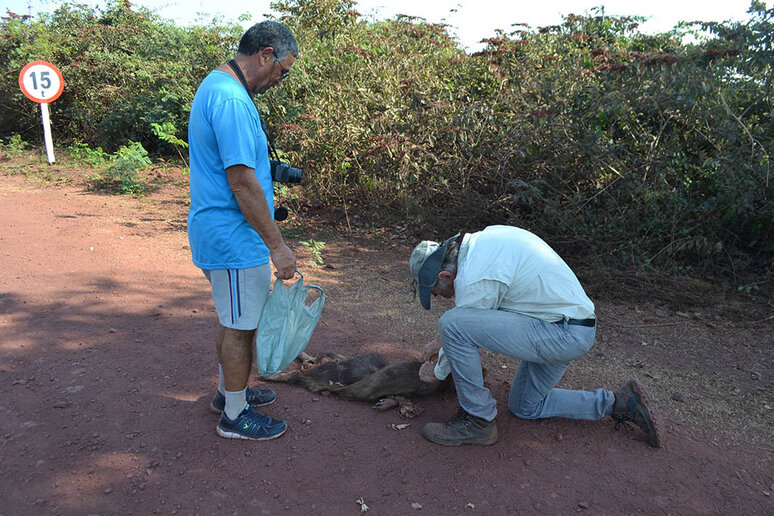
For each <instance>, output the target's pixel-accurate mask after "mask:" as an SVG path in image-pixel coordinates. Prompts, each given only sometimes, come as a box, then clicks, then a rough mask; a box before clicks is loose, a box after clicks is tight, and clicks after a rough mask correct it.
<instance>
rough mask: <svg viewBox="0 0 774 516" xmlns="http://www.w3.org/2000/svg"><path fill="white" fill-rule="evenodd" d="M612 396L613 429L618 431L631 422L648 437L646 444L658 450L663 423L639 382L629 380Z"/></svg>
mask: <svg viewBox="0 0 774 516" xmlns="http://www.w3.org/2000/svg"><path fill="white" fill-rule="evenodd" d="M613 394H614V395H615V403H614V404H613V413H612V414H611V416H612V418H613V419H614V420H615V422H616V423H615V429H616V430H618V429H619V428H620V426H621V424H622V423H624V422H626V421H631V422H633V423H634V424H636V425H637V426H639V427H640V428H641V429H642V431H643V432H645V433H646V434H647V435H648V443H649V444H650V445H651V446H653V447H654V448H660V447H661V438H660V434H661V433H662V432H663V428H664V423H663V421H662V420H661V417H660V416H659V414H658V412H657V411H656V409H655V407H653V405H652V404H651V401H650V398H648V393H647V392H645V387H643V386H642V384H641V383H640V382H639V380H637V379H636V378H634V379H632V380H629V382H628V383H627V384H626V385H624V386H623V387H621V388H620V389H618V390H617V391H615V392H614V393H613Z"/></svg>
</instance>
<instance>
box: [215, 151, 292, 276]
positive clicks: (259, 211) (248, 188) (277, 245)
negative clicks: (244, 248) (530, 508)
mask: <svg viewBox="0 0 774 516" xmlns="http://www.w3.org/2000/svg"><path fill="white" fill-rule="evenodd" d="M226 175H227V177H228V185H229V187H230V188H231V191H232V192H233V193H234V197H236V200H237V204H239V209H240V210H241V211H242V215H244V217H245V219H247V222H249V223H250V225H251V226H253V228H255V230H256V231H257V232H258V234H259V235H261V238H262V239H263V241H264V242H265V243H266V246H267V247H268V248H269V252H270V253H271V261H272V263H273V264H274V267H275V268H276V269H277V272H275V273H274V275H275V276H277V277H278V278H280V279H290V278H292V277H293V275H294V274H295V272H296V256H295V255H294V254H293V251H291V250H290V248H289V247H288V246H287V245H285V241H284V240H283V239H282V234H280V231H279V229H278V228H277V225H276V224H275V223H274V219H272V216H271V211H270V210H269V206H268V205H267V204H266V197H264V192H263V188H261V184H260V183H259V182H258V179H257V178H256V177H255V171H254V170H253V169H252V168H248V167H246V166H245V165H234V166H233V167H228V168H227V169H226Z"/></svg>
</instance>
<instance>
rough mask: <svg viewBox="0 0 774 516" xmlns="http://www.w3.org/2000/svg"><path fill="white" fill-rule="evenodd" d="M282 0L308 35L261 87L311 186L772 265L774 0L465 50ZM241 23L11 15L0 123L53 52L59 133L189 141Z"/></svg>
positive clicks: (123, 13)
mask: <svg viewBox="0 0 774 516" xmlns="http://www.w3.org/2000/svg"><path fill="white" fill-rule="evenodd" d="M273 7H274V8H275V9H276V10H277V11H278V12H279V13H281V14H280V16H279V19H280V20H281V21H283V22H284V23H286V24H287V25H288V26H289V27H290V28H291V30H293V32H294V34H295V35H296V37H297V40H298V42H299V47H300V50H301V55H300V57H299V59H298V60H297V61H296V64H295V65H294V66H293V71H292V72H291V76H290V78H288V79H287V80H286V81H284V84H283V87H282V88H274V89H272V90H270V91H269V92H268V93H267V94H266V95H262V96H261V97H260V98H258V99H257V100H256V102H257V105H258V107H259V109H260V111H261V113H262V115H263V116H264V117H265V118H266V119H267V120H268V122H269V126H270V127H271V130H272V132H273V133H274V134H275V135H276V136H277V141H278V144H279V146H280V147H281V152H282V154H283V156H284V157H285V158H286V159H287V160H288V161H290V162H291V163H293V165H295V166H300V167H302V168H304V171H305V172H304V183H305V186H304V188H305V193H306V195H308V196H311V197H315V198H317V199H319V200H320V201H322V202H325V203H328V204H334V205H338V206H340V207H343V208H345V209H346V210H348V211H347V213H354V212H359V213H360V214H361V215H362V216H363V217H364V218H367V217H369V216H373V217H377V216H378V220H374V222H375V223H378V224H388V223H397V222H400V223H402V224H410V225H413V226H416V227H424V228H430V229H434V230H437V232H438V233H439V234H442V235H443V234H449V233H451V232H453V231H456V230H458V229H466V230H471V229H478V228H480V227H481V226H483V225H485V224H490V223H502V222H505V223H511V224H516V225H519V226H522V227H526V228H529V229H531V230H533V231H535V232H537V233H538V234H540V235H542V236H544V237H546V238H547V239H548V240H549V241H550V242H551V243H552V244H553V245H555V246H556V247H557V248H559V249H560V250H561V251H562V252H563V253H567V254H571V255H573V256H576V257H579V258H580V257H585V258H587V259H589V260H603V261H607V262H610V263H613V264H624V265H629V266H635V267H639V268H644V267H651V266H658V267H665V268H684V267H691V266H694V265H697V264H699V265H701V264H707V265H711V266H714V267H729V268H730V269H732V270H738V269H739V268H740V267H743V266H747V265H753V266H761V265H763V266H771V264H772V258H773V257H774V238H772V228H774V203H772V189H773V187H772V184H773V183H774V177H772V171H771V154H772V151H774V146H773V145H774V144H772V142H774V115H773V114H772V105H773V103H772V96H771V89H772V59H771V49H772V45H773V44H774V41H773V40H774V36H773V34H774V25H773V23H772V22H773V21H774V10H772V9H766V6H765V5H764V4H763V3H762V2H757V1H753V2H752V3H751V6H750V11H749V18H748V20H747V21H744V22H740V23H698V22H697V23H693V24H681V25H680V26H679V27H676V28H675V29H674V30H672V31H669V32H667V33H664V34H658V35H645V34H641V33H639V32H638V23H639V22H641V21H642V20H641V18H637V17H625V16H623V17H611V16H607V15H605V13H604V11H603V10H602V9H601V8H600V9H598V10H594V11H592V12H591V13H587V14H585V15H583V16H576V15H571V16H568V17H567V18H566V19H565V20H564V21H563V23H562V24H561V25H558V26H553V27H542V28H537V29H532V28H529V27H521V28H517V30H515V31H513V32H510V33H502V32H500V33H497V34H496V35H494V36H493V37H492V38H489V39H488V40H486V41H487V46H486V48H485V49H484V50H483V51H481V52H478V53H476V54H473V55H469V54H467V53H465V52H464V51H463V50H461V49H460V48H459V46H458V44H457V42H456V41H455V40H454V39H453V38H452V37H451V36H450V35H449V32H448V31H447V27H446V26H444V25H440V24H431V23H427V22H425V21H424V20H422V19H415V18H410V17H406V16H398V17H396V18H395V19H393V20H387V21H377V22H375V21H369V20H366V19H363V18H362V17H361V16H360V14H359V13H357V12H356V11H355V7H356V3H355V2H354V1H351V0H285V1H281V2H277V3H275V4H273ZM241 33H242V29H241V27H239V26H237V25H235V24H222V23H219V22H218V23H216V22H213V23H211V24H208V25H206V26H202V27H192V28H179V27H175V26H173V25H172V24H170V23H169V22H166V21H164V20H162V19H159V18H158V17H157V16H156V15H155V14H154V13H152V12H150V11H147V10H144V9H142V8H139V9H135V8H133V7H129V4H128V3H126V2H121V1H113V2H110V3H108V4H107V6H106V7H105V8H104V9H92V8H90V7H86V6H82V5H71V4H64V5H62V6H61V7H59V8H58V9H56V10H55V11H54V12H53V13H52V14H50V15H46V16H44V17H42V18H41V19H40V20H31V19H27V18H25V17H23V16H18V15H13V14H9V16H7V17H6V19H4V21H3V22H2V24H0V74H2V78H3V80H2V82H0V135H9V134H16V133H18V134H21V135H22V137H25V136H28V132H31V131H32V130H33V129H30V128H37V127H38V126H39V122H38V121H37V117H38V114H37V110H36V106H34V105H33V104H32V103H31V102H29V101H28V100H26V99H25V98H24V97H23V96H22V94H21V92H19V90H18V87H17V82H16V78H17V76H18V73H19V70H20V69H21V67H22V66H23V65H24V64H25V63H26V62H28V61H30V60H33V59H47V60H50V61H52V62H54V63H56V64H57V65H58V66H59V67H60V68H61V69H62V71H63V73H64V76H65V82H66V87H65V92H64V94H63V95H62V97H61V98H60V99H59V100H57V102H55V103H54V104H52V120H53V123H54V134H55V136H56V137H57V138H58V139H59V140H60V141H64V142H66V143H72V144H73V145H77V143H75V142H86V143H87V144H88V145H89V146H91V147H90V148H91V149H98V148H104V149H107V151H108V152H114V151H115V150H116V149H118V148H119V147H121V146H122V145H127V144H128V142H137V144H138V145H139V144H142V145H143V146H144V148H147V149H149V150H150V151H152V152H159V153H162V154H165V153H170V154H171V153H174V152H177V153H179V156H180V157H182V158H183V159H185V157H184V155H183V152H182V150H181V149H182V148H184V147H185V145H184V143H185V142H184V140H183V139H181V138H180V137H179V136H178V135H179V134H185V133H186V131H187V119H188V109H189V106H190V103H191V100H192V98H193V94H194V92H195V89H196V87H197V86H198V84H199V82H200V81H201V80H202V79H203V78H204V76H205V75H206V74H207V73H208V72H209V71H210V70H211V69H213V68H215V67H216V66H217V65H219V64H220V63H222V62H224V61H225V60H226V59H227V58H228V57H229V56H231V55H233V52H234V50H235V47H236V42H237V41H238V39H239V37H240V36H241ZM691 33H692V34H694V35H695V39H694V40H693V41H694V42H693V43H683V42H682V41H683V35H685V34H691ZM178 128H179V131H178ZM35 130H37V129H35ZM131 145H135V144H131ZM130 148H131V147H130ZM84 152H85V151H84ZM94 152H96V151H94ZM114 173H115V174H119V173H117V172H114ZM116 177H118V176H116ZM127 177H128V176H127ZM127 186H128V187H129V188H130V189H131V185H127ZM280 193H281V192H280ZM377 214H378V215H377Z"/></svg>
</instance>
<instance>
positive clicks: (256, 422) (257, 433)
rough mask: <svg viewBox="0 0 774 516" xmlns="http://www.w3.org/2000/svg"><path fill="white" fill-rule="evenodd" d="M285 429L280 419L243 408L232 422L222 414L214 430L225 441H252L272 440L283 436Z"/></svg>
mask: <svg viewBox="0 0 774 516" xmlns="http://www.w3.org/2000/svg"><path fill="white" fill-rule="evenodd" d="M287 429H288V425H287V423H285V422H284V421H282V420H281V419H274V418H270V417H268V416H264V415H263V414H260V413H258V412H256V411H254V410H253V409H251V408H250V407H245V409H244V410H243V411H242V413H241V414H239V415H238V416H237V418H236V419H234V420H233V421H232V420H231V419H229V418H228V417H227V416H226V414H223V415H222V416H220V421H219V422H218V426H217V428H216V430H217V432H218V435H219V436H221V437H225V438H226V439H252V440H253V441H266V440H269V439H274V438H276V437H279V436H281V435H282V434H284V433H285V430H287Z"/></svg>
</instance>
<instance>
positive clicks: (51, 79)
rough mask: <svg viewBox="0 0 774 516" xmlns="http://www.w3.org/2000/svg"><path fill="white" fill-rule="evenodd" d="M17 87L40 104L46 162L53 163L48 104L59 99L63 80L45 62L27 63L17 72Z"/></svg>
mask: <svg viewBox="0 0 774 516" xmlns="http://www.w3.org/2000/svg"><path fill="white" fill-rule="evenodd" d="M19 87H20V88H21V90H22V93H24V95H25V96H26V97H27V98H28V99H30V100H31V101H33V102H37V103H38V104H40V114H41V117H42V118H43V137H44V140H45V142H46V155H47V156H48V162H49V163H54V161H55V160H54V144H53V143H52V140H51V121H50V119H49V116H48V104H49V103H50V102H53V101H55V100H56V99H58V98H59V95H61V94H62V90H63V89H64V79H63V78H62V72H60V71H59V68H57V67H56V66H54V65H53V64H51V63H48V62H46V61H33V62H31V63H27V65H25V67H24V68H22V70H21V72H19Z"/></svg>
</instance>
